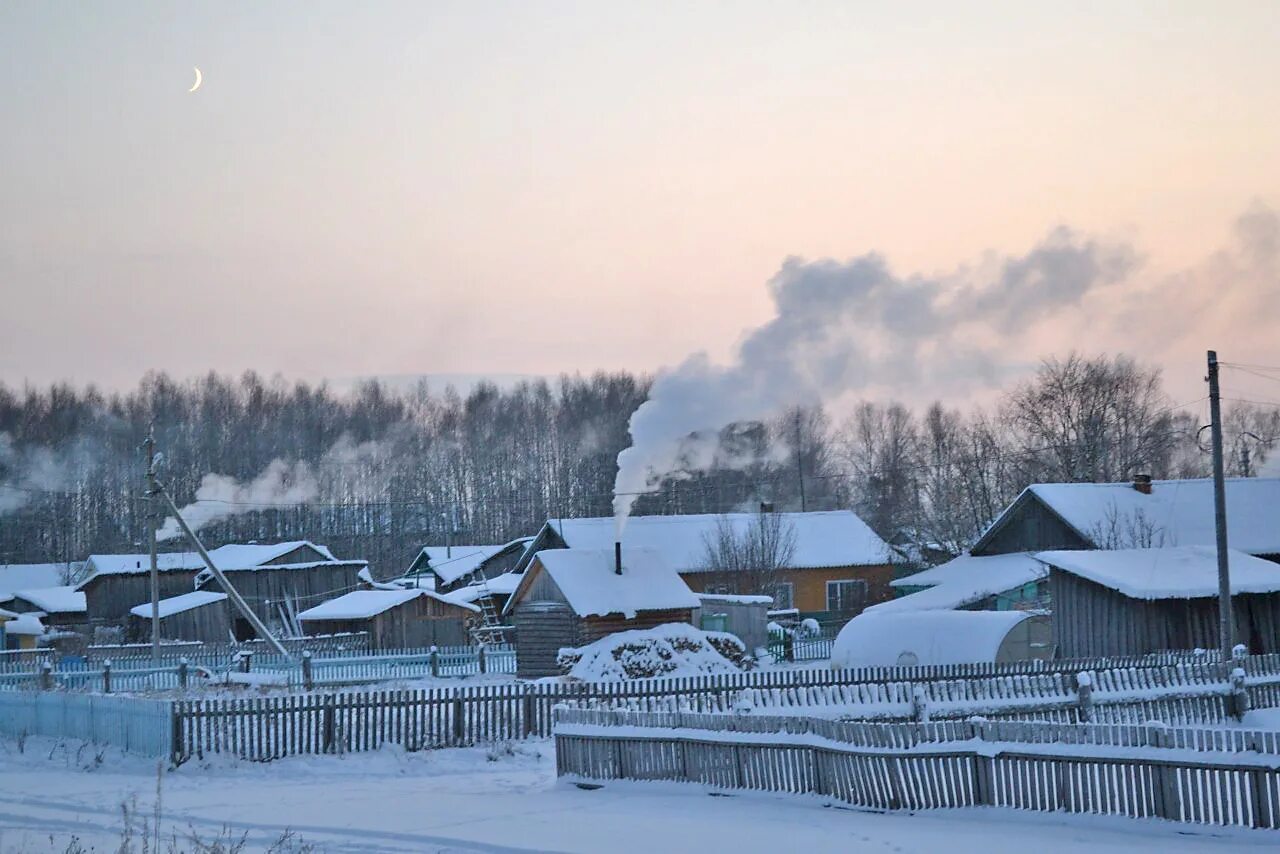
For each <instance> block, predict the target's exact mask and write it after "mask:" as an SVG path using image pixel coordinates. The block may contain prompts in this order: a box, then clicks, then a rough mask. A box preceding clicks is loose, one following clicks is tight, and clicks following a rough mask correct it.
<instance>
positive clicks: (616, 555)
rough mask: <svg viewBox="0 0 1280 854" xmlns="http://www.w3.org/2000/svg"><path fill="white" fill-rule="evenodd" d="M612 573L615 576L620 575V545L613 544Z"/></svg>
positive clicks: (619, 543)
mask: <svg viewBox="0 0 1280 854" xmlns="http://www.w3.org/2000/svg"><path fill="white" fill-rule="evenodd" d="M613 572H614V574H615V575H622V543H621V542H615V543H614V544H613Z"/></svg>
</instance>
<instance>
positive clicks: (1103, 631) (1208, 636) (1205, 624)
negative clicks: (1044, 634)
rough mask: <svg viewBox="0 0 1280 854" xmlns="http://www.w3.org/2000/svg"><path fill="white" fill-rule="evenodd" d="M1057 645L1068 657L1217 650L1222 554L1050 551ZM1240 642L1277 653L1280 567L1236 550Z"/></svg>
mask: <svg viewBox="0 0 1280 854" xmlns="http://www.w3.org/2000/svg"><path fill="white" fill-rule="evenodd" d="M1036 557H1037V558H1039V559H1040V560H1041V561H1043V562H1044V563H1045V564H1046V565H1047V566H1048V567H1049V586H1050V590H1051V593H1052V598H1053V611H1054V614H1053V616H1054V619H1053V628H1054V640H1055V642H1056V644H1057V647H1058V653H1059V655H1061V656H1062V657H1065V658H1076V657H1090V656H1106V655H1142V654H1144V653H1148V652H1159V651H1162V650H1189V649H1197V648H1200V649H1215V648H1217V646H1218V642H1219V641H1218V600H1217V594H1218V568H1217V566H1218V565H1217V551H1216V550H1215V549H1214V548H1213V547H1210V546H1175V547H1170V548H1159V549H1119V550H1111V551H1079V550H1069V551H1051V552H1041V553H1039V554H1037V555H1036ZM1228 565H1229V568H1230V575H1231V590H1232V594H1233V595H1232V605H1233V612H1234V616H1235V637H1236V640H1237V642H1239V643H1243V644H1245V645H1247V646H1248V647H1249V651H1250V652H1253V653H1276V652H1280V566H1277V565H1276V564H1275V563H1272V562H1270V561H1266V560H1262V559H1261V558H1257V557H1253V556H1251V555H1248V554H1245V553H1243V552H1240V551H1235V550H1231V551H1230V553H1229V561H1228Z"/></svg>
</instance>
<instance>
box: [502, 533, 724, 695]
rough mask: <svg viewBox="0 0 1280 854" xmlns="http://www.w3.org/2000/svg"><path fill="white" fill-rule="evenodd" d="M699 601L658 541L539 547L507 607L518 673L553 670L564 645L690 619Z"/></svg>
mask: <svg viewBox="0 0 1280 854" xmlns="http://www.w3.org/2000/svg"><path fill="white" fill-rule="evenodd" d="M700 604H701V603H700V601H699V600H698V597H697V596H695V595H694V594H693V592H692V591H691V590H690V589H689V586H688V585H687V584H685V583H684V581H683V580H682V579H681V577H680V576H679V575H678V574H677V573H676V571H675V570H674V569H673V568H672V567H671V566H670V565H669V564H668V563H667V562H666V559H665V557H664V556H663V554H662V552H660V551H658V550H657V549H652V548H623V549H621V550H614V549H549V550H547V551H543V552H539V553H538V554H537V555H534V557H533V560H532V562H531V563H530V564H529V566H528V568H527V569H526V570H525V571H524V574H523V575H522V577H521V579H520V583H519V584H518V585H517V587H516V590H515V593H514V594H512V596H511V599H510V600H509V601H508V603H507V607H506V609H505V611H504V614H505V615H506V617H507V621H508V622H510V623H511V624H513V625H514V626H515V631H516V675H517V676H519V677H520V678H522V679H535V678H539V677H542V676H555V675H558V674H559V673H560V672H561V670H560V666H559V664H558V663H557V658H558V656H559V652H560V650H561V649H562V648H565V647H579V646H583V645H585V644H588V643H591V642H592V641H596V640H599V639H600V638H602V637H605V636H606V635H610V634H613V633H614V632H620V631H625V630H628V629H649V628H653V627H654V626H660V625H662V624H664V623H692V621H693V612H694V610H695V609H697V608H698V607H699V606H700Z"/></svg>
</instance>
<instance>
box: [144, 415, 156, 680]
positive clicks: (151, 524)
mask: <svg viewBox="0 0 1280 854" xmlns="http://www.w3.org/2000/svg"><path fill="white" fill-rule="evenodd" d="M142 445H143V447H144V448H146V451H147V551H148V553H149V554H150V556H151V662H152V664H153V665H155V666H159V664H160V567H159V564H158V561H157V558H156V523H157V522H158V521H159V516H158V514H157V513H156V501H157V498H156V496H157V494H159V492H160V490H159V488H158V487H157V485H156V437H155V431H154V429H152V428H148V430H147V440H146V441H145V442H143V443H142Z"/></svg>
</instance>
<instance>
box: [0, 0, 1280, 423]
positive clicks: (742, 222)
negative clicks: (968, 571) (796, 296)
mask: <svg viewBox="0 0 1280 854" xmlns="http://www.w3.org/2000/svg"><path fill="white" fill-rule="evenodd" d="M1116 5H1117V4H1106V3H1079V4H1071V5H1065V4H1064V5H1060V6H1051V5H1050V4H1026V3H979V4H966V5H963V6H961V5H956V4H952V3H912V4H894V5H893V6H889V5H879V4H878V5H871V6H869V5H863V4H853V3H803V4H773V3H746V2H743V3H731V4H729V3H710V2H706V3H697V4H686V3H679V4H669V5H667V4H656V5H655V4H641V5H615V4H600V3H582V4H568V3H549V4H483V5H481V4H471V3H458V4H449V3H438V4H421V3H403V4H402V3H385V2H384V3H370V4H362V5H359V6H356V5H354V4H338V3H333V4H329V3H307V4H300V3H297V4H294V3H264V4H254V5H252V6H250V5H237V6H234V7H232V6H227V5H224V4H201V5H195V4H129V5H128V6H115V7H108V6H100V7H85V6H79V5H54V4H47V3H34V2H31V3H26V2H17V3H8V4H4V5H3V6H0V105H2V106H3V110H4V114H5V116H6V123H5V124H6V131H5V133H4V135H3V136H0V164H2V165H0V170H3V179H4V180H3V187H4V191H3V192H2V193H0V282H3V287H4V301H5V302H4V304H5V308H6V310H5V311H4V312H2V313H0V340H3V341H4V342H5V343H4V345H3V347H0V380H3V381H4V382H7V383H10V384H13V383H21V382H23V381H24V380H30V381H33V382H41V383H43V382H48V381H51V380H55V379H71V380H74V381H77V382H87V381H96V382H100V383H104V384H107V385H109V386H114V387H119V386H125V385H130V384H132V383H133V382H135V381H136V380H137V378H138V377H140V376H141V374H142V373H143V372H145V371H146V370H148V369H152V368H156V369H165V370H168V371H169V372H171V373H173V374H176V375H179V376H187V375H192V374H196V373H200V372H203V371H206V370H209V369H216V370H219V371H227V372H239V371H241V370H243V369H246V368H254V369H256V370H258V371H260V372H262V373H267V374H271V373H274V372H277V371H279V372H282V373H284V374H285V375H286V376H290V377H294V376H298V377H306V378H317V377H352V376H358V375H366V374H396V375H404V374H419V373H451V372H465V373H484V372H502V373H511V372H518V373H533V374H546V373H556V372H560V371H575V370H582V371H587V370H592V369H596V368H630V369H638V370H652V369H656V368H659V367H661V366H664V365H671V364H675V363H678V362H680V361H682V360H683V359H684V358H685V357H686V356H688V355H689V354H690V353H693V352H696V351H700V350H705V351H707V352H709V353H710V355H711V356H712V358H713V359H716V360H725V359H728V358H730V356H731V354H732V351H733V347H734V345H735V343H736V342H738V341H739V340H741V338H742V336H743V334H744V330H748V329H751V328H754V327H757V326H759V325H760V324H762V323H765V322H766V321H768V320H769V318H770V317H771V315H772V311H773V308H772V304H771V302H770V295H769V291H768V289H767V282H769V280H770V279H771V278H772V277H773V276H774V275H775V274H776V273H777V272H778V270H779V268H780V266H781V264H782V262H783V260H784V259H785V258H787V257H789V256H800V257H802V258H806V259H810V260H813V259H821V258H827V257H830V258H835V259H848V258H852V257H857V256H862V255H864V254H866V253H871V252H875V253H880V254H882V255H883V256H884V257H885V258H886V259H887V262H888V265H889V267H890V268H891V269H892V270H893V271H894V273H895V274H896V275H897V276H899V277H901V278H903V279H904V280H908V279H910V277H911V276H912V275H913V274H916V273H919V274H922V275H926V276H934V275H937V274H939V273H943V274H945V275H943V276H942V278H944V279H946V280H947V281H955V280H957V276H956V275H955V271H956V270H957V269H959V268H962V267H964V268H966V269H967V271H968V272H966V273H965V274H964V276H962V277H961V278H963V277H969V278H976V279H978V280H981V279H982V276H983V274H984V272H983V271H985V270H989V269H992V268H994V267H998V263H997V262H996V261H993V260H992V259H998V258H1001V257H1005V256H1021V255H1024V254H1025V253H1027V252H1028V251H1029V250H1031V249H1032V247H1034V246H1035V245H1037V244H1038V243H1039V242H1040V241H1042V240H1043V239H1044V238H1045V236H1046V235H1048V234H1049V233H1050V232H1051V231H1052V230H1053V229H1055V228H1057V227H1059V226H1063V225H1065V226H1068V227H1070V228H1072V229H1074V230H1075V231H1076V232H1078V233H1080V234H1082V235H1086V236H1089V237H1097V238H1098V239H1102V240H1107V241H1113V242H1122V243H1127V244H1129V245H1131V246H1132V248H1133V249H1134V251H1135V252H1136V254H1137V255H1140V256H1141V258H1142V263H1141V264H1140V265H1136V266H1135V267H1134V269H1133V270H1132V273H1131V275H1129V276H1127V277H1126V278H1125V280H1124V281H1123V282H1120V283H1117V284H1114V285H1110V286H1108V287H1105V288H1099V289H1097V290H1091V291H1090V292H1089V293H1087V294H1086V295H1085V296H1084V297H1083V298H1082V299H1081V300H1080V301H1079V303H1078V305H1073V306H1070V307H1068V308H1066V309H1063V310H1062V311H1059V312H1055V313H1054V314H1053V315H1052V316H1050V317H1046V318H1044V319H1043V320H1042V321H1040V322H1039V323H1038V324H1037V325H1036V326H1035V327H1034V328H1026V329H1021V330H1017V332H1016V334H1013V333H1010V331H1009V330H1003V331H1001V332H999V333H998V334H999V335H1000V337H1001V338H1002V347H1001V356H1002V358H1003V359H1004V361H1005V362H1006V364H1008V365H1010V366H1015V368H1016V366H1019V365H1026V364H1032V363H1034V361H1035V360H1036V358H1037V357H1039V356H1041V355H1046V354H1048V353H1052V352H1062V351H1064V350H1065V349H1069V348H1071V347H1078V348H1081V349H1085V350H1089V351H1094V350H1099V349H1105V350H1116V349H1126V350H1129V351H1130V352H1132V353H1133V355H1135V356H1138V357H1140V358H1143V359H1146V360H1149V361H1152V362H1155V363H1157V364H1160V365H1162V366H1163V367H1165V369H1166V371H1167V372H1168V374H1169V376H1170V387H1171V391H1172V392H1173V393H1175V394H1176V395H1186V396H1188V397H1194V396H1195V395H1196V394H1199V393H1200V392H1199V388H1200V374H1201V373H1202V362H1203V351H1204V349H1206V347H1209V346H1216V347H1218V349H1220V350H1222V351H1223V357H1224V358H1230V359H1233V360H1234V361H1251V362H1261V363H1265V364H1277V363H1280V347H1278V345H1277V344H1276V343H1275V337H1276V336H1275V334H1274V329H1275V320H1276V317H1277V311H1278V310H1280V303H1278V300H1280V297H1277V294H1278V293H1280V276H1277V257H1276V254H1275V253H1276V252H1277V251H1280V250H1277V249H1276V247H1275V246H1274V245H1273V246H1272V249H1271V252H1272V254H1271V255H1269V256H1268V255H1267V253H1266V245H1267V241H1268V240H1269V239H1274V237H1272V238H1269V237H1268V236H1267V234H1268V232H1267V228H1268V223H1274V220H1275V216H1274V213H1272V211H1274V210H1275V209H1278V208H1280V86H1277V85H1276V83H1275V81H1276V80H1280V51H1278V50H1276V33H1278V32H1280V4H1275V3H1267V2H1257V3H1247V2H1236V3H1229V4H1214V5H1209V4H1199V3H1172V4H1170V3H1126V4H1121V7H1120V8H1118V9H1117V8H1115V7H1116ZM193 65H199V66H200V67H201V69H202V70H203V72H204V76H205V83H204V85H203V87H202V88H201V89H200V91H198V92H196V93H194V94H188V93H187V92H186V89H187V88H188V87H189V86H190V83H191V78H192V71H191V67H192V66H193ZM1268 205H1269V206H1271V207H1266V206H1268ZM1259 206H1261V207H1259ZM1248 211H1252V212H1253V214H1252V216H1253V218H1252V219H1250V220H1246V224H1248V223H1253V225H1252V226H1248V227H1251V228H1252V229H1253V231H1252V232H1250V233H1249V234H1247V235H1246V236H1245V237H1246V239H1245V241H1244V243H1243V244H1241V247H1242V248H1233V247H1235V246H1236V242H1237V238H1238V235H1236V233H1235V232H1234V231H1233V229H1235V228H1236V225H1235V223H1236V221H1237V219H1238V218H1239V217H1241V216H1242V215H1244V214H1246V212H1248ZM1246 230H1248V228H1246ZM1207 295H1212V296H1214V297H1215V299H1213V300H1207V299H1206V296H1207ZM996 334H997V333H995V332H992V331H990V330H983V329H981V328H976V329H975V330H974V331H973V335H975V336H979V337H981V336H984V335H996ZM943 356H945V354H943ZM879 391H881V390H877V393H879ZM887 391H888V392H889V393H896V392H897V391H900V390H895V389H888V390H887ZM935 391H936V393H939V394H944V395H945V394H946V393H947V389H946V388H945V387H939V388H937V389H936V390H935V389H930V390H929V393H930V394H932V393H935ZM901 396H905V397H910V396H911V391H910V390H907V391H906V392H904V393H902V394H901ZM957 396H960V395H957ZM1272 396H1273V397H1280V395H1275V394H1273V395H1272ZM957 402H960V401H957Z"/></svg>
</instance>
